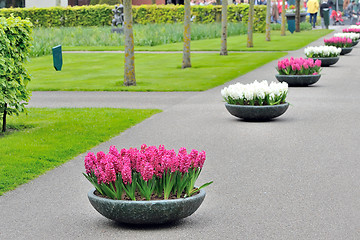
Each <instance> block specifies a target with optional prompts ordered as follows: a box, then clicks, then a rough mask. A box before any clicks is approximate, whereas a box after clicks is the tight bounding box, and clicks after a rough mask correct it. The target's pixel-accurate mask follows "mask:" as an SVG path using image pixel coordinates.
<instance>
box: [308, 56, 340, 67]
mask: <svg viewBox="0 0 360 240" xmlns="http://www.w3.org/2000/svg"><path fill="white" fill-rule="evenodd" d="M313 59H314V61H315V60H317V59H318V60H320V61H321V66H322V67H328V66H331V65H334V64H335V63H337V62H338V61H339V59H340V57H324V58H313Z"/></svg>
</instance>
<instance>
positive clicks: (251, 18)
mask: <svg viewBox="0 0 360 240" xmlns="http://www.w3.org/2000/svg"><path fill="white" fill-rule="evenodd" d="M253 26H254V0H250V4H249V21H248V34H247V47H254V43H253Z"/></svg>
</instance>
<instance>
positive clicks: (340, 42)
mask: <svg viewBox="0 0 360 240" xmlns="http://www.w3.org/2000/svg"><path fill="white" fill-rule="evenodd" d="M324 43H325V45H326V46H334V47H338V48H349V47H352V43H353V41H352V40H351V38H346V37H332V38H329V39H324Z"/></svg>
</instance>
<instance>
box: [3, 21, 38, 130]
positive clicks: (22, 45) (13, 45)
mask: <svg viewBox="0 0 360 240" xmlns="http://www.w3.org/2000/svg"><path fill="white" fill-rule="evenodd" d="M31 32H32V24H31V22H30V21H29V20H21V19H20V18H15V17H12V16H11V17H10V18H8V19H6V18H3V17H1V18H0V66H1V67H0V116H1V117H2V119H3V121H2V122H3V123H2V131H3V132H5V130H6V116H7V115H13V114H18V113H19V112H23V111H24V110H25V107H24V105H25V104H26V102H27V101H28V100H29V96H30V93H29V91H27V90H26V85H27V83H28V82H29V81H30V76H29V74H28V73H27V71H26V69H25V67H24V62H25V61H26V59H27V57H28V56H29V53H30V47H31V40H32V38H31Z"/></svg>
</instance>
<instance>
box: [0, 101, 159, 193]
mask: <svg viewBox="0 0 360 240" xmlns="http://www.w3.org/2000/svg"><path fill="white" fill-rule="evenodd" d="M28 112H29V113H28V114H27V115H26V114H20V115H19V116H18V117H16V118H15V117H9V125H8V126H9V128H11V129H17V130H16V131H12V132H9V133H8V134H6V135H2V134H1V133H0V146H1V147H0V169H1V171H0V195H2V194H3V193H4V192H6V191H9V190H12V189H14V188H15V187H17V186H18V185H20V184H23V183H25V182H28V181H29V180H31V179H34V178H36V177H37V176H38V175H40V174H43V173H45V172H46V171H48V170H50V169H53V168H55V167H57V166H60V165H61V164H63V163H64V162H67V161H68V160H70V159H72V158H74V157H76V156H78V155H79V154H80V153H83V152H85V151H87V150H89V149H90V148H92V147H94V146H96V145H98V144H100V143H101V142H104V141H107V140H109V139H110V138H111V137H114V136H116V135H119V134H120V133H121V132H123V131H125V130H126V129H127V128H129V127H131V126H134V125H135V124H137V123H139V122H141V121H143V120H144V119H146V118H148V117H150V116H152V115H153V114H156V113H159V112H160V111H159V110H152V109H115V108H61V109H48V108H30V109H28Z"/></svg>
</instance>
